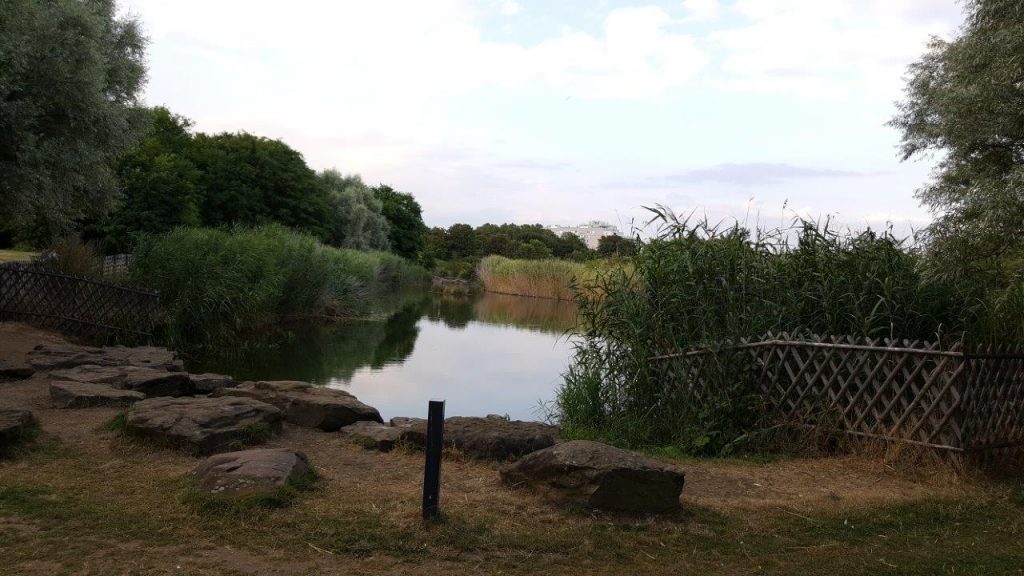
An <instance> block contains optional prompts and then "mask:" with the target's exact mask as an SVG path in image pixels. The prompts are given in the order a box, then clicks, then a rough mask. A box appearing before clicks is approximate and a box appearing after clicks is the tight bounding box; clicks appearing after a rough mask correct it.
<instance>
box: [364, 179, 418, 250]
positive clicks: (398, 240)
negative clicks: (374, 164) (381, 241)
mask: <svg viewBox="0 0 1024 576" xmlns="http://www.w3.org/2000/svg"><path fill="white" fill-rule="evenodd" d="M373 193H374V195H375V196H376V197H377V199H378V200H380V202H381V205H382V207H383V213H384V217H385V218H387V220H388V226H389V228H390V231H389V232H388V240H389V242H390V243H391V251H392V252H394V253H395V254H398V255H399V256H402V257H404V258H408V259H410V260H413V259H416V258H418V257H419V254H420V252H421V251H422V250H423V246H424V237H423V235H424V234H425V233H426V231H427V226H426V224H424V223H423V209H422V208H421V207H420V204H419V202H417V201H416V199H415V198H413V197H412V194H406V193H405V192H398V191H397V190H395V189H394V188H392V187H390V186H386V185H384V184H381V185H379V186H377V187H376V188H374V189H373Z"/></svg>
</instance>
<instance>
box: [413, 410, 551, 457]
mask: <svg viewBox="0 0 1024 576" xmlns="http://www.w3.org/2000/svg"><path fill="white" fill-rule="evenodd" d="M407 430H408V432H407V433H406V434H405V435H404V436H403V440H404V441H406V442H408V443H409V444H411V445H413V446H417V447H422V446H424V445H425V444H426V439H427V422H426V420H421V421H419V422H416V423H414V424H412V425H411V426H409V427H408V429H407ZM557 440H558V427H557V426H548V425H546V424H541V423H540V422H522V421H520V420H507V419H505V418H504V417H501V416H488V417H486V418H476V417H464V416H454V417H452V418H447V419H445V421H444V443H445V445H446V446H451V447H454V448H457V449H458V450H460V451H462V453H464V454H466V455H467V456H472V457H474V458H483V459H487V460H498V461H505V460H509V459H515V458H518V457H520V456H523V455H525V454H529V453H530V452H533V451H535V450H540V449H542V448H547V447H548V446H552V445H554V444H555V442H556V441H557Z"/></svg>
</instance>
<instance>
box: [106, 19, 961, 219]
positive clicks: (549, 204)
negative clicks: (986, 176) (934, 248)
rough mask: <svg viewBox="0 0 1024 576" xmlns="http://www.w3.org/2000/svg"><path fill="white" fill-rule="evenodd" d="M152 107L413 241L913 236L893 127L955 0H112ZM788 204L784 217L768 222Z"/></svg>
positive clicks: (915, 214)
mask: <svg viewBox="0 0 1024 576" xmlns="http://www.w3.org/2000/svg"><path fill="white" fill-rule="evenodd" d="M121 9H122V11H127V12H129V13H132V14H135V15H137V16H139V17H140V18H141V20H142V21H143V25H144V27H145V29H146V32H147V34H148V35H149V37H150V39H151V44H150V47H149V51H148V59H149V75H150V80H149V85H148V87H147V90H146V97H145V98H146V101H147V102H148V103H149V104H152V105H156V104H162V105H166V106H168V107H169V108H171V109H172V110H173V111H175V112H177V113H179V114H183V115H185V116H188V117H190V118H192V119H193V120H194V121H195V122H196V127H197V129H199V130H202V131H207V132H219V131H225V130H228V131H241V130H244V131H247V132H251V133H253V134H258V135H261V136H267V137H270V138H280V139H281V140H284V141H285V142H287V143H288V144H289V145H291V146H292V147H294V148H296V149H298V150H299V151H300V152H302V154H303V155H304V156H305V158H306V160H307V162H308V163H309V164H310V165H311V166H312V167H313V168H315V169H317V170H320V169H324V168H331V167H335V168H337V169H339V170H341V171H342V172H346V173H358V174H361V175H362V176H363V178H364V180H366V181H367V182H368V183H370V184H376V183H378V182H384V183H387V184H390V185H392V186H393V187H395V188H397V189H400V190H403V191H407V192H411V193H413V194H414V195H415V196H416V198H417V199H418V200H419V201H420V203H421V204H422V205H423V208H424V218H425V220H426V222H427V224H428V225H432V226H448V225H450V224H452V223H454V222H468V223H470V224H474V225H476V224H482V223H484V222H517V223H534V222H539V223H543V224H574V223H578V222H582V221H585V220H590V219H600V220H607V221H610V222H612V223H614V224H617V225H620V226H621V227H622V228H624V229H628V228H629V225H630V222H631V221H634V220H635V221H637V222H639V221H641V220H643V212H642V210H641V208H640V207H641V206H645V205H654V204H665V205H668V206H670V207H672V208H674V209H676V210H678V211H685V212H689V211H691V210H694V209H696V210H697V211H698V212H699V213H707V214H708V215H709V216H711V217H713V218H716V219H717V218H722V217H736V218H739V219H741V220H743V219H748V220H750V219H754V218H759V219H760V221H762V222H764V223H768V224H776V223H779V222H781V221H782V219H783V218H787V217H791V216H792V215H793V213H794V212H799V213H801V214H806V215H810V216H824V215H833V216H835V217H836V218H837V219H838V220H839V221H841V222H844V223H846V224H849V225H852V226H855V227H863V226H864V225H865V224H866V223H869V224H872V225H878V224H880V223H884V222H885V221H887V220H891V221H893V222H895V224H896V225H897V226H898V227H900V228H906V227H909V226H920V225H922V224H923V223H926V222H927V219H928V214H927V212H926V211H925V210H924V209H922V208H920V207H919V206H918V204H917V201H916V200H914V198H913V192H914V190H915V189H916V188H917V187H919V186H920V185H921V184H922V183H924V181H925V180H926V178H927V176H928V173H929V171H930V169H931V165H930V163H929V162H919V163H906V164H901V163H900V162H899V161H898V158H897V152H896V144H897V142H898V134H897V133H896V132H894V131H893V130H892V129H891V128H888V127H886V126H885V122H886V121H887V120H888V119H889V118H890V117H891V116H892V114H893V111H894V102H895V101H896V100H898V99H899V98H900V96H901V93H902V88H903V81H902V77H903V75H904V73H905V69H906V66H907V64H909V63H910V62H912V61H913V60H915V59H916V58H917V57H918V56H919V55H920V54H921V53H922V51H923V50H924V46H925V43H926V41H927V39H928V37H929V36H930V35H939V36H943V37H949V36H950V35H951V34H952V33H953V32H954V31H955V30H956V28H957V27H958V26H959V25H960V22H961V20H962V16H961V12H960V8H959V5H958V4H957V2H956V1H955V0H673V1H666V2H654V1H644V0H638V1H635V2H626V1H621V2H619V1H597V0H595V1H583V0H564V1H563V0H559V1H557V2H556V1H553V0H481V1H478V2H468V1H461V0H410V1H407V2H404V1H403V2H400V1H394V2H392V1H386V0H372V1H367V0H359V1H348V0H340V1H339V0H335V1H328V0H322V1H313V0H289V1H287V2H282V1H280V0H175V1H174V2H168V1H167V0H121ZM784 206H785V207H786V208H785V210H784V209H783V208H784Z"/></svg>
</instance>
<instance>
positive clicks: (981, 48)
mask: <svg viewBox="0 0 1024 576" xmlns="http://www.w3.org/2000/svg"><path fill="white" fill-rule="evenodd" d="M966 8H967V18H966V24H965V26H964V27H963V29H962V31H961V33H960V35H959V37H957V38H956V39H954V40H953V41H950V42H947V41H944V40H941V39H938V38H933V39H932V41H931V43H930V44H929V47H928V51H927V52H926V53H925V54H924V56H923V57H922V58H921V59H920V60H919V61H918V62H916V63H914V64H913V65H911V67H910V69H909V78H908V83H907V88H906V99H905V100H904V101H903V102H902V103H901V104H900V107H899V113H898V114H897V116H896V117H895V118H894V119H893V120H892V122H891V125H893V126H894V127H896V128H898V129H899V130H900V131H901V132H902V133H903V144H902V151H903V157H904V159H909V158H913V157H919V156H922V155H924V154H926V153H930V152H939V153H940V155H939V162H938V166H937V168H936V170H935V172H934V175H933V178H932V181H931V182H930V183H929V184H928V185H927V186H925V187H924V188H922V189H920V190H919V191H918V197H919V198H920V199H921V200H922V201H923V202H924V203H925V204H926V205H927V206H928V207H929V208H931V209H932V211H933V212H934V213H935V214H936V216H937V218H936V220H935V222H934V223H933V224H932V225H931V226H929V228H928V236H929V238H928V241H929V246H928V247H929V251H930V252H931V254H932V258H931V259H930V263H931V264H933V265H932V266H931V270H932V272H933V273H937V274H941V275H945V276H950V277H955V278H966V279H972V278H973V279H975V280H977V279H978V278H977V277H978V276H982V277H984V279H985V281H991V282H995V283H997V284H1000V285H1007V284H1009V283H1011V282H1019V281H1020V278H1021V275H1022V273H1024V240H1022V239H1024V223H1022V222H1024V196H1022V195H1021V190H1024V83H1022V78H1024V9H1022V8H1021V3H1020V2H1019V1H1017V0H969V1H968V2H966Z"/></svg>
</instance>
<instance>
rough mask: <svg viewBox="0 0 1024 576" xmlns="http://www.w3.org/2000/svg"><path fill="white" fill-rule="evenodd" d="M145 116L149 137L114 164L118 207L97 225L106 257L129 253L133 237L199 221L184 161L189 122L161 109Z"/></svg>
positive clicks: (194, 181) (190, 168)
mask: <svg viewBox="0 0 1024 576" xmlns="http://www.w3.org/2000/svg"><path fill="white" fill-rule="evenodd" d="M150 115H151V118H152V125H151V131H150V133H149V135H148V136H147V137H146V138H145V139H144V140H143V141H142V143H141V144H140V145H139V146H138V147H137V148H135V149H133V150H131V151H130V152H128V153H127V154H125V155H124V156H123V157H122V158H121V161H120V163H119V164H118V175H119V176H120V179H121V184H122V186H123V195H122V198H121V202H120V203H119V205H118V207H117V209H116V210H115V211H114V213H113V214H111V216H110V218H109V219H107V220H105V221H104V222H103V223H102V224H101V225H100V230H101V233H102V236H103V238H104V241H105V244H106V248H107V250H108V251H110V252H118V253H120V252H126V251H129V250H130V248H131V245H132V236H133V235H136V234H139V233H141V232H148V233H151V234H159V233H162V232H167V231H169V230H171V229H172V228H176V227H178V226H196V225H198V224H199V221H200V218H199V203H200V201H201V199H202V192H203V190H202V189H201V188H200V187H199V184H198V183H199V179H200V173H199V170H198V169H197V168H196V166H195V164H194V163H193V162H192V161H191V160H189V158H188V154H189V149H190V146H191V143H192V135H191V134H190V133H189V128H191V126H192V122H191V121H190V120H189V119H187V118H185V117H182V116H178V115H177V114H173V113H171V111H170V110H168V109H167V108H163V107H157V108H153V109H152V110H150Z"/></svg>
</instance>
